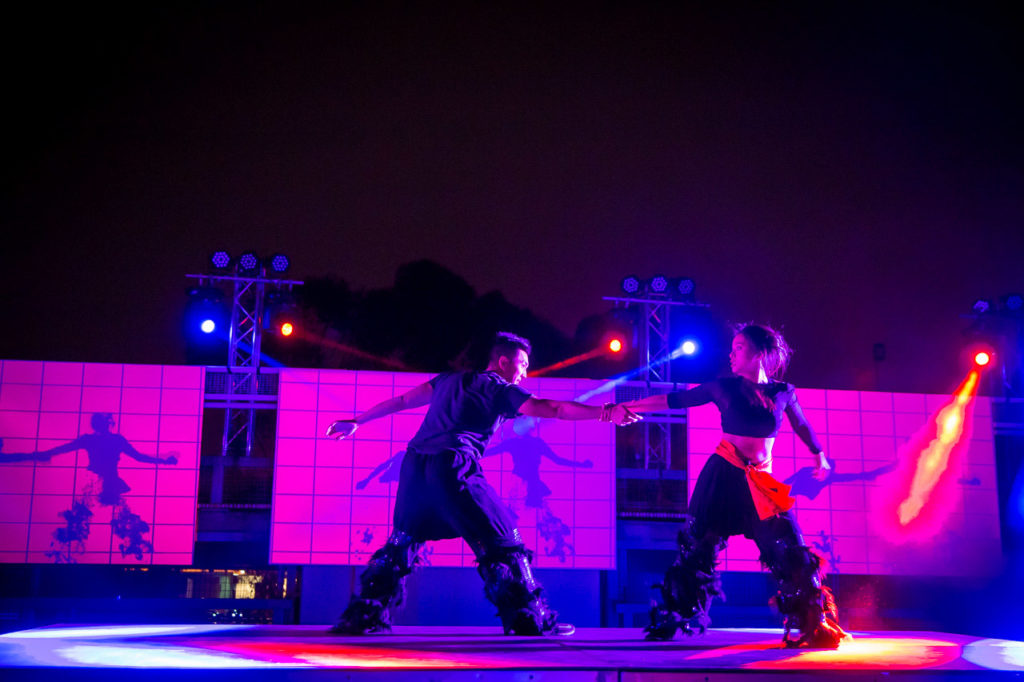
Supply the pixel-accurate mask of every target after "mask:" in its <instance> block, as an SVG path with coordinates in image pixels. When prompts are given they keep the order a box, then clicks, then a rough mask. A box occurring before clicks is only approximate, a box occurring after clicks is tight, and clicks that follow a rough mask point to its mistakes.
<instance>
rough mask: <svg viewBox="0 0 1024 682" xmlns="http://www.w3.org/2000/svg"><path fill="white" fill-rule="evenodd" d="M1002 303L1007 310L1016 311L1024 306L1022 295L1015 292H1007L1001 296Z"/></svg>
mask: <svg viewBox="0 0 1024 682" xmlns="http://www.w3.org/2000/svg"><path fill="white" fill-rule="evenodd" d="M1003 305H1005V306H1006V309H1007V310H1012V311H1014V312H1016V311H1018V310H1020V309H1021V308H1022V307H1024V297H1022V296H1021V295H1020V294H1017V293H1013V294H1007V295H1006V296H1005V297H1003Z"/></svg>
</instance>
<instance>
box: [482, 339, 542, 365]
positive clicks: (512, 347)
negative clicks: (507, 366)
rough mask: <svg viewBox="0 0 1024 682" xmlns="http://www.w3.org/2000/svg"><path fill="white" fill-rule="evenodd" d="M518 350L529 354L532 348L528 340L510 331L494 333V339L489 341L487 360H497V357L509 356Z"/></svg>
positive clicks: (512, 355)
mask: <svg viewBox="0 0 1024 682" xmlns="http://www.w3.org/2000/svg"><path fill="white" fill-rule="evenodd" d="M519 350H521V351H523V352H525V353H526V354H527V355H529V354H530V351H531V350H532V349H531V347H530V342H529V341H527V340H526V339H524V338H523V337H521V336H517V335H515V334H513V333H511V332H498V333H497V334H495V335H494V341H492V342H491V353H490V356H489V357H488V360H489V361H490V362H497V361H498V358H511V357H514V356H515V354H516V351H519Z"/></svg>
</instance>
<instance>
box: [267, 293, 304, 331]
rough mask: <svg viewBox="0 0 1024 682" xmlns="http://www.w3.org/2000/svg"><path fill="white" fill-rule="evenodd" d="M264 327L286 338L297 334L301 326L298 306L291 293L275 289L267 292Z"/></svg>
mask: <svg viewBox="0 0 1024 682" xmlns="http://www.w3.org/2000/svg"><path fill="white" fill-rule="evenodd" d="M263 328H264V329H267V330H269V331H272V332H273V333H275V334H277V335H279V336H283V337H285V338H287V337H289V336H292V335H293V334H295V332H296V331H297V330H298V328H299V319H298V308H297V307H296V305H295V299H294V298H293V297H292V295H291V294H290V293H288V292H286V291H274V292H271V293H269V294H267V303H266V309H265V310H264V313H263Z"/></svg>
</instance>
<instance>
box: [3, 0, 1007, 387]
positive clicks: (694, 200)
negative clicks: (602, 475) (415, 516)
mask: <svg viewBox="0 0 1024 682" xmlns="http://www.w3.org/2000/svg"><path fill="white" fill-rule="evenodd" d="M142 4H149V3H142ZM549 4H550V5H552V7H547V8H538V7H536V6H530V7H525V6H519V5H515V4H509V5H504V6H503V8H495V7H491V6H489V4H486V3H481V4H480V5H471V4H461V3H457V4H449V3H440V5H441V7H432V8H423V7H421V6H419V5H415V6H413V5H409V6H406V5H405V4H402V5H386V4H381V3H363V4H360V5H354V6H348V5H346V6H345V8H336V7H335V8H332V9H325V8H324V7H325V6H321V5H317V6H312V5H304V4H302V3H297V5H298V6H297V7H296V6H286V5H285V4H281V5H276V4H267V3H258V4H257V3H205V5H208V6H201V5H198V4H184V3H182V4H180V5H179V3H171V4H170V5H171V6H173V9H153V8H136V9H133V10H127V11H125V10H117V11H114V10H113V9H106V10H105V9H102V8H100V9H97V8H96V7H95V6H92V5H90V6H89V7H88V9H83V8H82V6H79V8H78V9H75V10H73V11H71V10H61V9H60V8H59V7H54V6H49V5H48V6H45V7H44V8H43V9H39V10H32V11H28V10H22V13H21V14H20V15H18V14H13V15H10V16H9V17H8V19H7V20H6V21H5V26H4V28H3V32H4V40H3V43H4V47H3V50H4V53H5V54H4V57H5V59H4V64H5V66H6V69H5V70H6V73H5V79H4V80H5V85H6V88H5V89H6V91H7V95H6V97H5V98H4V99H5V101H6V102H7V104H6V106H5V110H6V113H7V121H8V123H7V125H6V126H5V129H6V133H7V134H6V136H5V145H4V146H5V155H4V156H5V159H6V161H7V163H6V164H5V165H6V168H5V171H4V181H3V204H2V219H3V222H4V233H5V235H6V236H7V237H6V244H5V247H4V253H5V258H4V273H3V290H2V291H3V294H2V296H3V299H2V300H3V309H4V311H5V313H6V315H5V317H6V320H7V322H6V324H5V325H4V327H5V330H4V334H3V338H2V340H0V357H20V358H37V359H59V360H89V361H129V362H172V363H173V362H181V361H182V358H183V354H182V350H181V339H180V333H179V325H180V314H181V311H182V308H183V304H184V288H185V286H186V284H187V282H186V280H185V278H184V275H185V274H186V273H189V272H197V271H199V270H200V269H201V268H203V267H204V263H205V258H206V256H207V255H208V253H209V252H210V251H211V250H212V249H214V248H216V247H226V248H228V249H229V250H231V251H233V252H235V253H237V252H240V251H242V250H245V249H247V248H255V249H257V250H258V251H260V252H262V253H270V252H272V251H276V250H281V251H284V252H286V253H288V254H290V255H291V256H292V259H293V263H294V270H293V273H291V274H293V275H294V276H296V277H298V278H302V277H312V276H321V275H332V276H336V277H341V278H344V279H345V280H347V281H348V282H349V283H350V284H351V285H352V286H353V287H355V288H370V287H381V286H388V285H389V284H390V283H391V282H392V279H393V276H394V272H395V269H396V267H397V266H399V265H400V264H402V263H406V262H409V261H412V260H417V259H420V258H429V259H433V260H436V261H438V262H440V263H442V264H443V265H445V266H447V267H449V268H451V269H452V270H453V271H455V272H456V273H458V274H460V275H462V276H463V277H465V278H466V279H467V280H468V281H469V282H470V284H472V285H473V286H474V287H475V288H476V290H477V292H478V293H484V292H486V291H489V290H492V289H500V290H501V291H502V292H504V293H505V295H506V296H507V297H508V298H509V299H510V300H511V301H512V302H514V303H516V304H518V305H521V306H525V307H528V308H530V309H532V310H533V311H535V312H536V313H538V314H539V315H541V316H542V317H544V318H546V319H548V320H550V321H551V322H553V323H554V324H556V325H557V326H558V327H559V328H561V329H562V330H563V331H565V332H566V333H569V334H571V333H572V332H573V330H574V329H575V327H576V324H577V322H578V321H579V320H580V319H581V318H582V317H584V316H585V315H588V314H591V313H595V312H600V311H601V310H603V309H605V307H606V306H605V304H603V302H602V301H601V300H600V297H601V296H602V295H614V294H615V293H617V290H618V284H619V281H620V279H621V278H622V276H623V275H625V274H630V273H635V274H638V275H640V276H649V275H652V274H655V273H659V272H660V273H664V274H667V275H669V276H672V275H688V276H691V277H693V278H694V279H695V280H696V281H697V284H698V293H699V295H700V298H701V299H702V300H704V301H706V302H708V303H710V304H711V305H713V306H714V308H715V309H716V310H717V312H718V314H719V316H721V317H722V318H725V319H728V320H732V321H741V320H746V319H758V320H765V321H770V322H772V323H776V324H781V325H783V326H784V328H785V331H786V333H787V336H788V338H789V339H790V341H791V343H792V344H793V345H794V346H795V348H796V349H797V356H796V358H795V360H794V364H793V368H792V371H791V373H790V378H791V379H793V380H795V381H796V382H797V383H800V384H803V385H808V386H827V387H839V388H855V387H859V388H872V387H873V386H874V384H873V381H874V372H873V362H872V359H871V347H872V344H874V343H875V342H884V343H885V344H886V345H887V348H888V359H887V360H886V362H885V364H884V366H883V368H882V372H881V383H880V386H881V387H882V388H885V389H891V390H905V391H914V390H930V391H949V390H951V389H952V388H953V387H954V385H955V382H956V381H957V379H958V377H959V375H960V374H961V373H962V371H961V369H962V367H961V365H959V364H958V363H959V362H960V357H959V355H958V351H959V348H960V345H961V343H962V339H961V334H960V331H961V329H962V328H963V327H964V326H965V322H964V320H963V319H961V318H960V315H961V314H962V313H965V312H967V311H968V310H969V307H970V305H971V303H972V301H973V300H974V299H975V298H977V297H991V298H996V297H998V296H999V295H1001V294H1005V293H1007V292H1009V291H1012V290H1018V291H1019V290H1021V289H1024V267H1022V259H1024V229H1022V225H1024V221H1022V218H1024V203H1022V197H1024V192H1022V189H1024V187H1022V185H1024V177H1022V166H1021V158H1022V157H1021V152H1022V147H1024V145H1022V136H1021V129H1020V122H1021V120H1022V119H1024V116H1022V114H1024V111H1022V109H1024V107H1022V98H1021V87H1020V86H1021V83H1020V77H1019V73H1020V70H1019V66H1020V64H1021V61H1022V60H1021V45H1022V41H1021V39H1020V31H1019V26H1020V24H1019V23H1018V22H1016V21H1013V20H1011V18H1010V16H1009V14H1004V13H1002V11H1001V10H996V9H994V5H992V6H991V7H989V9H984V8H982V9H978V8H977V7H974V8H970V9H968V8H967V5H966V4H964V5H959V6H953V5H948V6H945V8H936V7H934V6H933V4H926V3H920V4H918V3H912V4H903V5H902V6H901V7H900V8H899V9H893V8H891V7H888V6H886V5H884V4H879V5H870V6H869V5H867V4H864V3H849V4H847V5H842V4H839V5H838V6H835V5H834V4H833V3H807V4H796V3H764V4H762V6H760V7H759V8H757V9H751V8H749V7H745V6H741V5H728V6H725V5H722V4H721V3H701V4H700V5H692V4H686V5H684V6H683V7H677V6H676V5H677V3H657V4H650V5H645V4H641V5H630V6H629V7H625V6H624V5H608V4H604V3H601V7H602V9H595V8H593V7H592V8H589V9H586V10H580V9H578V8H577V9H575V10H570V9H568V8H565V7H561V8H556V7H554V5H556V4H557V3H549ZM679 4H681V3H679ZM826 6H827V7H826ZM1006 12H1009V10H1006Z"/></svg>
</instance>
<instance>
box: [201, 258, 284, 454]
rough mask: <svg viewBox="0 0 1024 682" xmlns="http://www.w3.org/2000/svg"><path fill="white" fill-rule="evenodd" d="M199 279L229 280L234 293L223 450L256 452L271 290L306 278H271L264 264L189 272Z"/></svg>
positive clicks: (224, 388)
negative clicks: (246, 271)
mask: <svg viewBox="0 0 1024 682" xmlns="http://www.w3.org/2000/svg"><path fill="white" fill-rule="evenodd" d="M186 276H187V277H188V278H190V279H198V280H199V281H200V284H203V283H209V284H229V285H230V286H231V287H232V289H233V295H232V297H231V327H230V329H229V330H228V358H227V382H226V384H225V385H224V386H222V387H220V390H219V391H218V393H219V394H220V397H221V401H219V402H221V404H222V405H223V407H224V410H225V412H224V433H223V438H222V441H221V454H222V455H227V454H229V453H232V454H239V453H240V451H241V452H242V453H244V455H245V456H246V457H248V456H250V455H251V454H252V445H253V435H254V425H255V420H256V410H257V409H262V408H263V405H262V404H260V405H259V406H258V405H257V404H258V403H262V402H265V401H262V400H260V390H259V388H260V362H261V356H260V344H261V342H262V338H263V318H264V314H265V302H266V294H267V290H268V289H271V290H275V291H277V290H281V289H284V288H288V289H291V288H292V287H294V286H296V285H301V284H302V283H303V282H301V281H298V280H286V279H274V278H268V277H267V275H266V269H265V268H264V267H262V266H261V267H260V268H259V270H258V271H257V272H256V273H254V274H253V275H251V276H247V275H243V274H235V275H186Z"/></svg>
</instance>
